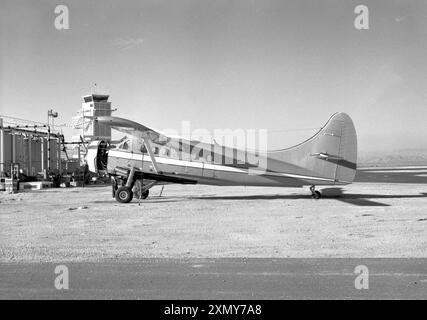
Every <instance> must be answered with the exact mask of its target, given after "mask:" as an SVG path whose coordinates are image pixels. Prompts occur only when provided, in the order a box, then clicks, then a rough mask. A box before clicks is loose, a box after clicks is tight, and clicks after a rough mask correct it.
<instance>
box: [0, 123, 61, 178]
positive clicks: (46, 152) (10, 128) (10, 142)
mask: <svg viewBox="0 0 427 320" xmlns="http://www.w3.org/2000/svg"><path fill="white" fill-rule="evenodd" d="M29 122H30V121H26V123H27V124H25V125H6V124H5V123H4V121H3V119H2V118H0V174H2V175H6V176H7V175H8V173H9V172H10V171H11V166H12V165H18V166H19V169H20V170H22V172H23V173H24V174H26V175H28V176H35V175H37V174H38V173H43V172H44V171H45V170H47V171H50V172H54V171H57V170H60V169H61V163H60V161H59V160H58V159H60V155H61V149H60V142H59V139H60V137H59V136H58V135H57V134H54V133H48V132H47V131H46V128H43V127H42V128H37V125H32V126H31V125H28V123H29ZM48 137H49V138H50V139H49V142H48Z"/></svg>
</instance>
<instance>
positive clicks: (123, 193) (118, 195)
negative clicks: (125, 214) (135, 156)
mask: <svg viewBox="0 0 427 320" xmlns="http://www.w3.org/2000/svg"><path fill="white" fill-rule="evenodd" d="M129 179H130V178H128V179H126V180H125V179H122V178H118V177H112V178H111V186H112V195H113V198H115V199H116V200H117V201H118V202H120V203H129V202H131V201H132V199H133V197H134V196H135V197H136V198H137V199H139V200H141V199H147V197H148V195H149V193H150V191H149V189H150V188H151V187H153V186H154V185H155V184H156V181H154V182H150V183H147V184H143V182H142V179H135V180H133V181H132V180H129ZM130 181H131V182H130Z"/></svg>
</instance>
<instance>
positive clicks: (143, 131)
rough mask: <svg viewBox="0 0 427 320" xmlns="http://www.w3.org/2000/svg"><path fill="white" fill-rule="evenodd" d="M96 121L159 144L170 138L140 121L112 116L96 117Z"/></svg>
mask: <svg viewBox="0 0 427 320" xmlns="http://www.w3.org/2000/svg"><path fill="white" fill-rule="evenodd" d="M95 122H98V123H100V124H105V125H109V126H110V127H111V128H112V129H115V130H118V131H120V132H123V133H125V134H127V135H131V136H134V137H137V138H140V139H144V140H149V141H153V142H155V143H158V144H165V143H167V142H168V141H169V140H170V138H169V137H168V136H166V135H164V134H162V133H160V132H158V131H156V130H154V129H151V128H149V127H146V126H144V125H142V124H140V123H138V122H135V121H132V120H128V119H123V118H119V117H111V116H99V117H96V118H95Z"/></svg>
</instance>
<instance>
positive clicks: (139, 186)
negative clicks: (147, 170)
mask: <svg viewBox="0 0 427 320" xmlns="http://www.w3.org/2000/svg"><path fill="white" fill-rule="evenodd" d="M143 189H144V184H143V183H142V181H141V180H139V179H138V180H136V181H135V185H134V186H133V189H132V191H133V193H134V194H135V197H137V198H138V199H147V197H148V194H149V193H150V192H149V190H145V191H144V192H142V193H141V190H143Z"/></svg>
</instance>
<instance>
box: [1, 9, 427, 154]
mask: <svg viewBox="0 0 427 320" xmlns="http://www.w3.org/2000/svg"><path fill="white" fill-rule="evenodd" d="M58 4H62V5H66V6H67V7H68V9H69V29H68V30H57V29H56V28H55V25H54V21H55V18H56V17H57V15H58V14H55V11H54V10H55V7H56V6H57V5H58ZM359 4H363V5H365V6H367V7H368V9H369V29H367V30H357V29H356V28H355V26H354V20H355V18H356V16H357V14H355V12H354V9H355V7H356V6H357V5H359ZM426 57H427V2H426V1H425V0H418V1H416V0H405V1H403V0H402V1H395V0H381V1H378V0H376V1H367V0H358V1H350V0H349V1H341V0H334V1H331V0H324V1H318V0H311V1H307V0H290V1H284V0H282V1H265V0H263V1H249V0H245V1H243V0H241V1H232V0H217V1H197V0H179V1H176V0H175V1H173V0H169V1H162V0H159V1H149V0H132V1H130V0H129V1H118V0H114V1H112V0H93V1H61V0H55V1H49V0H45V1H44V0H41V1H29V0H28V1H27V0H25V1H23V0H2V1H1V4H0V115H7V116H13V117H19V118H24V119H30V120H35V121H42V122H46V114H47V110H48V109H50V108H53V109H54V110H55V111H57V112H58V113H59V118H58V119H57V120H56V122H57V123H70V122H71V117H72V116H74V115H76V112H77V110H78V109H79V108H80V106H81V97H82V96H83V95H86V94H89V93H91V92H92V90H94V83H96V84H97V86H96V91H97V92H99V93H107V94H110V100H111V101H112V104H113V107H115V108H118V111H117V112H116V113H115V114H114V115H116V116H120V117H124V118H128V119H131V120H134V121H137V122H140V123H142V124H144V125H147V126H149V127H153V128H157V129H160V130H164V129H166V128H173V129H176V130H180V128H181V123H182V121H190V122H191V127H192V128H194V129H196V128H206V129H208V130H210V131H213V130H214V129H217V128H220V129H221V128H231V129H237V128H242V129H267V130H270V134H269V135H268V143H269V147H270V148H283V147H287V146H290V145H293V144H295V143H296V142H299V141H297V140H302V139H305V138H308V137H309V136H310V135H311V134H313V133H314V131H315V130H316V128H319V127H321V126H322V125H323V124H324V123H325V122H326V121H327V120H328V119H329V117H330V116H331V115H332V114H333V113H334V112H337V111H343V112H346V113H348V114H349V115H350V116H351V117H352V118H353V121H354V123H355V126H356V130H357V134H358V141H359V151H362V152H370V151H383V152H389V151H396V150H400V149H410V148H424V149H427V59H426ZM299 129H307V130H299ZM63 130H64V133H65V134H66V137H67V138H71V136H72V135H73V131H72V130H71V129H70V128H65V127H64V128H63Z"/></svg>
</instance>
